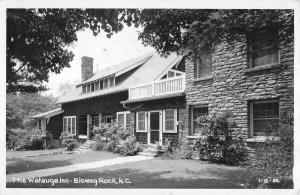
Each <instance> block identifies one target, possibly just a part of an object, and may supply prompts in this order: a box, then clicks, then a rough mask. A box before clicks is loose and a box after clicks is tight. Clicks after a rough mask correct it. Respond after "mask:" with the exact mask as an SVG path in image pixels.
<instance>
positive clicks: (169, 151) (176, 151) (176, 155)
mask: <svg viewBox="0 0 300 195" xmlns="http://www.w3.org/2000/svg"><path fill="white" fill-rule="evenodd" d="M162 148H163V152H162V154H161V157H162V158H163V159H192V155H193V152H194V148H193V147H191V146H190V145H188V144H179V145H174V144H172V142H171V141H170V140H168V139H165V141H164V144H163V147H162Z"/></svg>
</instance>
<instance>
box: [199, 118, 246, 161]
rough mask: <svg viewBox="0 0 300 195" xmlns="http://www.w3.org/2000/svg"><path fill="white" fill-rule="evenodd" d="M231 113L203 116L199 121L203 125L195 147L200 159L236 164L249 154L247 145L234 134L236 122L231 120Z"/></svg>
mask: <svg viewBox="0 0 300 195" xmlns="http://www.w3.org/2000/svg"><path fill="white" fill-rule="evenodd" d="M230 117H231V114H230V113H229V112H226V113H225V114H221V115H218V116H216V115H211V116H201V117H199V118H198V119H197V122H198V123H199V124H200V125H202V126H203V129H202V131H201V133H200V137H199V138H198V139H196V143H195V148H196V149H197V151H199V155H200V159H203V160H209V161H213V162H221V163H225V164H229V165H236V164H239V163H241V162H243V161H244V160H245V158H246V156H247V152H246V145H245V143H244V141H243V139H242V137H239V136H237V135H233V128H235V127H236V124H235V123H234V122H229V118H230Z"/></svg>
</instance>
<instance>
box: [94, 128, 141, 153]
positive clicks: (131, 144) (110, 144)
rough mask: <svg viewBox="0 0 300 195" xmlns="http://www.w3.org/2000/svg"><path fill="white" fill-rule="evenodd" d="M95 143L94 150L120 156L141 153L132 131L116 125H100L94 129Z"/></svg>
mask: <svg viewBox="0 0 300 195" xmlns="http://www.w3.org/2000/svg"><path fill="white" fill-rule="evenodd" d="M94 134H95V140H96V143H95V144H94V145H93V147H92V148H93V149H94V150H106V151H109V152H116V153H120V154H122V155H135V154H137V152H139V151H141V147H140V144H139V143H138V142H137V141H136V138H135V136H134V132H133V129H132V128H130V127H124V126H121V125H118V124H117V123H111V124H100V125H99V126H98V127H94Z"/></svg>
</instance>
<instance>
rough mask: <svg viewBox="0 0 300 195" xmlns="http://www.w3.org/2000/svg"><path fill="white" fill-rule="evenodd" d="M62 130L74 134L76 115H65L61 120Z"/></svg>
mask: <svg viewBox="0 0 300 195" xmlns="http://www.w3.org/2000/svg"><path fill="white" fill-rule="evenodd" d="M63 131H64V132H67V133H69V134H73V135H75V134H76V116H65V117H64V120H63Z"/></svg>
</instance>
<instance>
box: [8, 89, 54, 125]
mask: <svg viewBox="0 0 300 195" xmlns="http://www.w3.org/2000/svg"><path fill="white" fill-rule="evenodd" d="M56 101H57V99H56V98H55V97H53V96H43V95H41V94H40V93H8V94H6V126H7V128H26V129H32V128H33V127H34V125H35V124H34V123H33V120H32V119H30V118H29V117H30V116H33V115H35V114H38V113H41V112H46V111H49V110H52V109H54V108H56V107H57V106H56V105H55V104H56Z"/></svg>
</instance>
